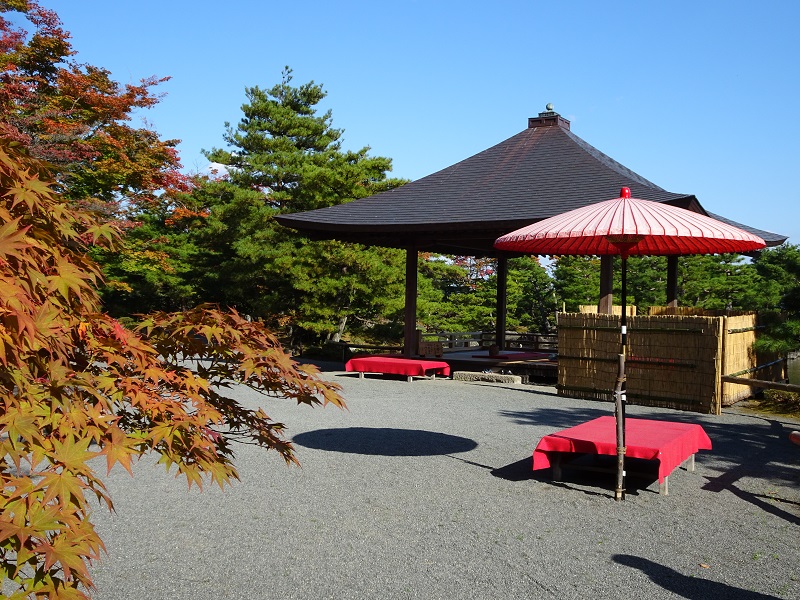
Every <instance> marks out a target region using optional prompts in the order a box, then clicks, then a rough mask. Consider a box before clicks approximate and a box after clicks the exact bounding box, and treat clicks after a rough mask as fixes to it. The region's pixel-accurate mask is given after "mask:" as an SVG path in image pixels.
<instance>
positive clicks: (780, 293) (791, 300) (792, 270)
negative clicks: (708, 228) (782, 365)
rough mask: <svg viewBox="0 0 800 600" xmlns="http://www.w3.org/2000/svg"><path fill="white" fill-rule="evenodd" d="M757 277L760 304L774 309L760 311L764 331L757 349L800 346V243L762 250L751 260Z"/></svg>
mask: <svg viewBox="0 0 800 600" xmlns="http://www.w3.org/2000/svg"><path fill="white" fill-rule="evenodd" d="M753 266H754V268H755V270H756V272H757V273H758V274H759V275H760V277H761V282H762V284H761V286H760V289H759V291H760V292H761V296H760V298H761V301H762V302H761V307H762V308H763V307H766V308H774V309H776V310H774V311H772V312H767V313H764V314H763V317H762V324H764V325H765V326H766V331H765V332H764V334H763V335H762V336H760V338H759V340H758V346H757V347H758V349H759V350H770V351H773V352H778V353H779V354H782V355H786V354H788V353H789V352H791V351H794V350H798V349H800V246H796V245H792V244H784V245H782V246H779V247H777V248H770V249H767V250H763V251H762V252H760V253H759V254H758V256H756V258H755V260H754V261H753Z"/></svg>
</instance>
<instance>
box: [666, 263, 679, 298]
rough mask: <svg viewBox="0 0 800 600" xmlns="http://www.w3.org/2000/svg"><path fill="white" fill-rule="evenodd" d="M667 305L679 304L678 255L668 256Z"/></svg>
mask: <svg viewBox="0 0 800 600" xmlns="http://www.w3.org/2000/svg"><path fill="white" fill-rule="evenodd" d="M667 306H675V307H677V306H678V257H677V256H667Z"/></svg>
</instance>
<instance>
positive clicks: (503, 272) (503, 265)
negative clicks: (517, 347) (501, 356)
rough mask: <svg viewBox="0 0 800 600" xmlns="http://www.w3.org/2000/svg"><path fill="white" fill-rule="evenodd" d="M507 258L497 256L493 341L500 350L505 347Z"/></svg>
mask: <svg viewBox="0 0 800 600" xmlns="http://www.w3.org/2000/svg"><path fill="white" fill-rule="evenodd" d="M507 301H508V259H507V258H506V257H505V256H498V257H497V320H496V322H495V338H494V339H495V340H496V341H495V343H496V344H497V347H498V348H499V349H500V350H504V349H505V347H506V315H507V314H508V302H507Z"/></svg>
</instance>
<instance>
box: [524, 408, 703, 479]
mask: <svg viewBox="0 0 800 600" xmlns="http://www.w3.org/2000/svg"><path fill="white" fill-rule="evenodd" d="M625 446H626V448H627V451H626V453H625V456H630V457H632V458H644V459H649V460H658V461H659V465H658V481H659V483H663V482H664V478H665V477H666V476H667V475H669V474H670V473H672V471H673V470H674V469H675V467H677V466H678V465H680V464H681V463H682V462H683V461H684V460H686V459H687V458H689V457H690V456H691V455H692V454H695V453H696V452H697V451H698V450H711V440H710V439H709V438H708V435H706V432H705V431H704V430H703V428H702V427H701V426H700V425H697V424H694V423H675V422H673V421H657V420H651V419H626V420H625ZM550 452H574V453H582V454H610V455H612V456H616V454H617V428H616V420H615V419H614V417H599V418H597V419H594V420H592V421H589V422H587V423H582V424H581V425H578V426H576V427H570V428H569V429H564V430H562V431H559V432H556V433H553V434H550V435H546V436H545V437H543V438H542V439H541V441H539V444H538V445H537V446H536V449H535V450H534V451H533V470H534V471H535V470H537V469H546V468H548V467H549V466H550V456H549V453H550Z"/></svg>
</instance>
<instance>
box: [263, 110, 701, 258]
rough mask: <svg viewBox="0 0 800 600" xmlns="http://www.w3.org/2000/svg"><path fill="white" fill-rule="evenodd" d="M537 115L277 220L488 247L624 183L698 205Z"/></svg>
mask: <svg viewBox="0 0 800 600" xmlns="http://www.w3.org/2000/svg"><path fill="white" fill-rule="evenodd" d="M550 114H554V113H550ZM540 117H541V115H540ZM545 121H546V120H544V119H531V125H532V126H531V127H529V128H528V129H526V130H524V131H522V132H520V133H518V134H517V135H515V136H513V137H511V138H509V139H507V140H505V141H504V142H501V143H499V144H497V145H496V146H493V147H491V148H489V149H487V150H484V151H483V152H480V153H478V154H476V155H474V156H472V157H470V158H467V159H465V160H463V161H461V162H459V163H456V164H455V165H452V166H450V167H447V168H446V169H442V170H441V171H438V172H436V173H433V174H431V175H428V176H427V177H423V178H421V179H418V180H416V181H413V182H411V183H408V184H406V185H404V186H402V187H399V188H396V189H394V190H390V191H387V192H383V193H381V194H377V195H375V196H370V197H369V198H363V199H360V200H355V201H353V202H349V203H346V204H341V205H337V206H333V207H330V208H323V209H319V210H313V211H308V212H303V213H294V214H289V215H281V216H279V217H278V221H279V222H280V223H281V224H283V225H285V226H287V227H291V228H294V229H297V230H299V231H301V232H303V233H304V234H305V235H308V236H309V237H312V238H316V239H327V238H335V239H339V240H343V241H353V242H361V243H365V244H374V245H381V246H390V247H398V248H404V247H409V246H412V245H417V247H418V248H419V249H420V250H427V251H431V252H441V253H445V254H464V255H470V254H473V255H486V256H491V255H493V254H495V251H494V249H493V243H494V240H495V239H496V238H498V237H499V236H501V235H503V234H505V233H508V232H510V231H513V230H515V229H518V228H520V227H523V226H525V225H528V224H530V223H533V222H535V221H539V220H541V219H545V218H547V217H551V216H553V215H557V214H560V213H563V212H566V211H568V210H572V209H574V208H579V207H581V206H586V205H588V204H592V203H595V202H599V201H601V200H609V199H611V198H616V197H617V196H618V195H619V190H620V188H621V187H623V186H627V187H629V188H631V192H632V195H633V196H634V197H635V198H642V199H645V200H653V201H656V202H668V203H669V204H673V205H676V206H681V207H683V208H689V209H692V210H699V212H704V211H703V209H702V207H700V205H699V203H698V202H697V199H696V198H695V197H694V196H693V195H691V194H676V193H672V192H668V191H666V190H664V189H663V188H660V187H659V186H657V185H655V184H654V183H652V182H651V181H648V180H647V179H645V178H644V177H641V176H640V175H638V174H636V173H634V172H633V171H631V170H630V169H628V168H626V167H624V166H623V165H621V164H619V163H618V162H617V161H615V160H613V159H612V158H610V157H608V156H606V155H605V154H603V153H602V152H600V151H599V150H597V149H596V148H594V147H592V146H590V145H589V144H587V143H586V142H585V141H583V140H582V139H581V138H579V137H578V136H576V135H574V134H573V133H572V132H571V131H570V130H569V122H568V121H565V120H564V119H561V118H560V117H557V115H556V119H549V121H550V124H549V125H543V124H542V123H543V122H545Z"/></svg>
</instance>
